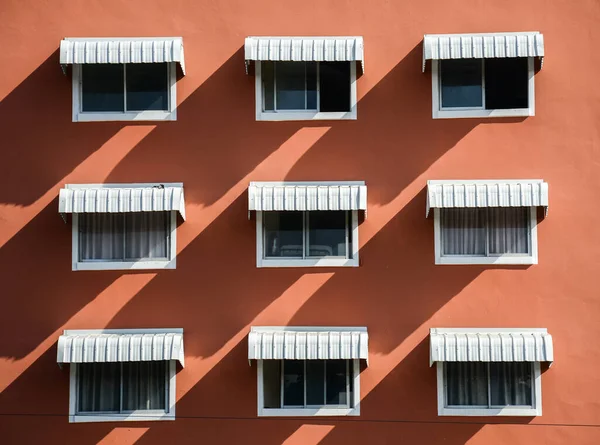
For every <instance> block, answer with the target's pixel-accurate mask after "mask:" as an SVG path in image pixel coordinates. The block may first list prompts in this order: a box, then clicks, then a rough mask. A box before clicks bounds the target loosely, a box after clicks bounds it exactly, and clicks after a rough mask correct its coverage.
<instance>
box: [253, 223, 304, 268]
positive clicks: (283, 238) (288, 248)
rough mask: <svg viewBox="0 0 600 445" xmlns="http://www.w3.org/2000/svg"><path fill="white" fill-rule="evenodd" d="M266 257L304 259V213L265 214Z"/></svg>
mask: <svg viewBox="0 0 600 445" xmlns="http://www.w3.org/2000/svg"><path fill="white" fill-rule="evenodd" d="M263 225H264V230H265V246H264V255H265V257H300V258H302V250H303V247H302V239H303V238H302V227H303V215H302V212H264V213H263Z"/></svg>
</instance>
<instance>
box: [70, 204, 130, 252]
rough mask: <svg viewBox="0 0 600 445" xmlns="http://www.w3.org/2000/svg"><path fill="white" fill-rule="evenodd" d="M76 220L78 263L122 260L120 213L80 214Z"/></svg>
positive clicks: (121, 220)
mask: <svg viewBox="0 0 600 445" xmlns="http://www.w3.org/2000/svg"><path fill="white" fill-rule="evenodd" d="M77 218H78V221H79V259H80V261H93V260H122V259H123V254H124V252H123V214H122V213H80V214H79V215H78V217H77Z"/></svg>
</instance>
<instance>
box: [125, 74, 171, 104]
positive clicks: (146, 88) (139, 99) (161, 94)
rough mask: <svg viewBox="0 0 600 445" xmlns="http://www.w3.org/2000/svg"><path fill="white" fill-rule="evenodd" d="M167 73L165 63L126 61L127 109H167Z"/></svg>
mask: <svg viewBox="0 0 600 445" xmlns="http://www.w3.org/2000/svg"><path fill="white" fill-rule="evenodd" d="M168 73H169V65H168V64H167V63H128V64H127V65H126V67H125V78H126V80H127V110H128V111H144V110H168V109H169V91H168V78H169V77H168Z"/></svg>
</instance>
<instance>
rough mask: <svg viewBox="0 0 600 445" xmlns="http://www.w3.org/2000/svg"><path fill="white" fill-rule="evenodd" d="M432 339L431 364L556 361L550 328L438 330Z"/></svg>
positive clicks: (431, 333)
mask: <svg viewBox="0 0 600 445" xmlns="http://www.w3.org/2000/svg"><path fill="white" fill-rule="evenodd" d="M429 340H430V347H431V349H430V351H431V354H430V363H429V364H430V365H433V363H434V362H550V363H552V362H553V361H554V351H553V348H552V336H551V335H550V334H548V331H547V330H546V329H485V328H447V329H442V328H434V329H431V330H430V337H429Z"/></svg>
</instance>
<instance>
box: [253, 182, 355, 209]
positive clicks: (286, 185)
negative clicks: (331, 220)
mask: <svg viewBox="0 0 600 445" xmlns="http://www.w3.org/2000/svg"><path fill="white" fill-rule="evenodd" d="M366 209H367V186H366V185H365V183H364V181H351V182H251V183H250V187H248V210H250V211H252V210H256V211H265V212H268V211H285V210H289V211H314V210H366Z"/></svg>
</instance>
